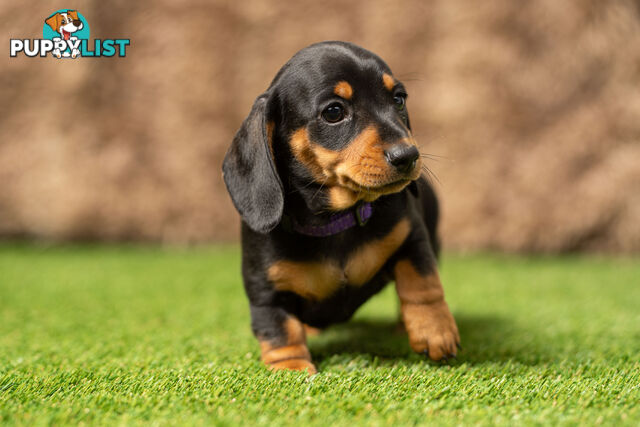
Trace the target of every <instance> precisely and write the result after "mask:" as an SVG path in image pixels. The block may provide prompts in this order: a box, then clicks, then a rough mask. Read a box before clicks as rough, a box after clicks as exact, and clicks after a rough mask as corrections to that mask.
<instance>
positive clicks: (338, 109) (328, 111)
mask: <svg viewBox="0 0 640 427" xmlns="http://www.w3.org/2000/svg"><path fill="white" fill-rule="evenodd" d="M322 118H323V119H325V120H326V121H328V122H329V123H337V122H339V121H340V120H342V119H344V108H342V105H340V104H337V103H336V104H331V105H329V106H328V107H327V108H325V109H324V111H323V112H322Z"/></svg>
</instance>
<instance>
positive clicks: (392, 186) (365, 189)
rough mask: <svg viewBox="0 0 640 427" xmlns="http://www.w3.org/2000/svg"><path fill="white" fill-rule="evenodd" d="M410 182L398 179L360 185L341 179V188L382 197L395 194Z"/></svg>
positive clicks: (407, 179)
mask: <svg viewBox="0 0 640 427" xmlns="http://www.w3.org/2000/svg"><path fill="white" fill-rule="evenodd" d="M411 181H412V179H411V178H400V179H397V180H394V181H391V182H387V183H384V184H376V185H362V184H359V183H357V182H356V181H354V180H352V179H349V178H346V179H343V183H342V186H343V187H345V188H347V189H349V190H351V191H353V192H356V193H360V194H363V195H371V196H374V195H375V196H382V195H385V194H391V193H397V192H398V191H400V190H402V189H403V188H404V187H406V186H407V184H409V183H410V182H411Z"/></svg>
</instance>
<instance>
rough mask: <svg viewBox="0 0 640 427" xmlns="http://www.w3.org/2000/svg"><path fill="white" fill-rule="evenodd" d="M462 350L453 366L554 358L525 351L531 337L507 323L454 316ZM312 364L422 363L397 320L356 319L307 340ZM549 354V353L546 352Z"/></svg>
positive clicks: (485, 317) (541, 351) (493, 318)
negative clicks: (358, 360)
mask: <svg viewBox="0 0 640 427" xmlns="http://www.w3.org/2000/svg"><path fill="white" fill-rule="evenodd" d="M455 318H456V322H457V324H458V329H459V330H460V339H461V341H462V350H460V351H459V353H458V357H457V360H456V361H455V362H452V363H454V364H460V363H467V364H471V365H480V364H484V363H496V362H497V363H508V362H517V363H521V364H525V365H537V364H540V363H546V362H549V361H551V360H553V355H552V354H551V353H547V352H546V351H545V349H544V348H542V349H541V348H540V347H539V346H536V347H535V351H533V349H529V348H527V344H526V343H527V342H530V340H527V339H521V338H524V337H525V336H527V334H530V332H525V331H522V330H520V329H519V328H518V327H517V326H516V325H515V324H514V323H513V322H510V321H509V319H505V318H502V317H498V316H493V315H465V314H460V313H456V314H455ZM309 348H310V350H311V353H312V354H313V357H314V360H316V361H318V362H322V361H323V360H326V359H328V358H333V357H336V356H339V355H365V356H370V357H375V358H377V360H378V362H379V363H381V364H385V363H389V364H393V363H395V362H396V361H397V360H398V359H402V360H407V361H413V362H416V363H419V362H421V361H423V360H424V357H422V356H421V355H418V354H415V353H414V352H413V351H412V350H411V348H410V347H409V342H408V339H407V334H406V332H405V331H404V329H403V328H402V327H401V326H400V324H399V323H398V322H397V321H396V320H392V319H358V320H353V321H351V322H348V323H345V324H342V325H337V326H334V327H332V328H329V329H328V330H326V331H324V332H322V333H321V334H320V335H319V336H315V337H311V338H310V339H309ZM548 351H551V349H549V350H548Z"/></svg>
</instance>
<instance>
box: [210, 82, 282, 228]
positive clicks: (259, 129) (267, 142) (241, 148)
mask: <svg viewBox="0 0 640 427" xmlns="http://www.w3.org/2000/svg"><path fill="white" fill-rule="evenodd" d="M270 104H273V102H272V98H271V96H270V95H269V94H268V93H265V94H262V95H260V96H259V97H258V98H257V99H256V101H255V103H254V104H253V107H252V108H251V112H250V113H249V116H248V117H247V118H246V119H245V120H244V122H243V123H242V126H241V127H240V130H238V133H236V136H235V137H234V138H233V142H232V143H231V147H229V150H228V151H227V154H226V156H225V158H224V162H223V163H222V172H223V176H224V182H225V184H226V185H227V190H228V191H229V194H230V195H231V200H233V204H234V205H235V207H236V209H237V210H238V212H240V215H241V216H242V220H243V221H244V222H245V223H246V224H247V225H248V226H249V227H251V229H253V230H255V231H257V232H259V233H267V232H269V231H271V230H273V229H274V228H275V226H276V225H278V223H279V222H280V219H281V217H282V209H283V206H284V191H283V189H282V182H281V181H280V177H279V176H278V173H277V171H276V166H275V162H274V159H273V147H272V145H271V144H272V141H271V138H272V135H271V132H272V131H273V128H272V126H271V125H270V126H269V128H270V129H269V132H267V122H273V120H274V118H273V113H271V112H270V110H273V106H270ZM270 124H271V123H270Z"/></svg>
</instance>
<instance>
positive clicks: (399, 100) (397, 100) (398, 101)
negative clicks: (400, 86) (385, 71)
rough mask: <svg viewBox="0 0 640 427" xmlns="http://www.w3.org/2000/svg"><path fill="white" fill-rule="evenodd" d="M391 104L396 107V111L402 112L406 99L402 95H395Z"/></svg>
mask: <svg viewBox="0 0 640 427" xmlns="http://www.w3.org/2000/svg"><path fill="white" fill-rule="evenodd" d="M393 102H394V104H395V106H396V110H398V111H402V110H404V104H405V103H406V102H407V101H406V97H405V96H403V95H396V96H394V97H393Z"/></svg>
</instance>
